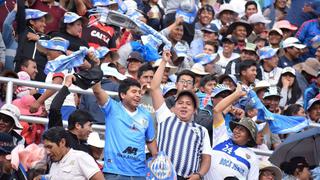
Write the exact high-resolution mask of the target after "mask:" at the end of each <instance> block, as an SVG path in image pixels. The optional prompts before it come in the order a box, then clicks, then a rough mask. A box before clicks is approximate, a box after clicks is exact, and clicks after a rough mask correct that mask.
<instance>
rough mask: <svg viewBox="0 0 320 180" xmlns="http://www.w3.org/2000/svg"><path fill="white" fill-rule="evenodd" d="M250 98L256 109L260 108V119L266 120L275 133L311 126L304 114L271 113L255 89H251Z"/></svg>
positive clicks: (289, 131)
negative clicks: (285, 114)
mask: <svg viewBox="0 0 320 180" xmlns="http://www.w3.org/2000/svg"><path fill="white" fill-rule="evenodd" d="M248 98H250V99H251V103H252V105H253V106H254V108H255V109H258V117H257V119H258V120H262V121H266V122H267V123H268V124H269V127H270V130H271V132H272V133H274V134H287V133H293V132H299V131H301V130H302V129H303V128H305V127H308V126H309V122H308V120H307V119H306V118H305V117H302V116H284V115H280V114H275V113H271V112H270V111H269V110H268V109H267V108H266V107H265V106H264V105H263V104H262V102H261V101H260V99H259V98H258V96H257V94H256V93H255V92H254V91H253V90H249V92H248Z"/></svg>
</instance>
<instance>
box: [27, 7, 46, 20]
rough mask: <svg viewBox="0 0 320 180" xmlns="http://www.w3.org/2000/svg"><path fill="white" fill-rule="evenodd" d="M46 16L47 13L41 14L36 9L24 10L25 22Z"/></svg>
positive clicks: (41, 12)
mask: <svg viewBox="0 0 320 180" xmlns="http://www.w3.org/2000/svg"><path fill="white" fill-rule="evenodd" d="M47 14H48V13H47V12H43V11H40V10H38V9H26V20H28V19H39V18H41V17H43V16H45V15H47Z"/></svg>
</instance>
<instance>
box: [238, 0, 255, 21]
mask: <svg viewBox="0 0 320 180" xmlns="http://www.w3.org/2000/svg"><path fill="white" fill-rule="evenodd" d="M244 7H245V8H244V9H245V10H244V13H245V15H243V16H242V17H241V19H242V20H245V21H248V19H249V17H250V16H251V15H253V14H255V13H258V4H257V3H256V2H255V1H247V2H246V4H245V6H244Z"/></svg>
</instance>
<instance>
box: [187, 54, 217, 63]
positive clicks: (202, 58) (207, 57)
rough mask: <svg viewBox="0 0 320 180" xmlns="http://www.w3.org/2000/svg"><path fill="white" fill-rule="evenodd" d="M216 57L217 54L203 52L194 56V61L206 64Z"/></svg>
mask: <svg viewBox="0 0 320 180" xmlns="http://www.w3.org/2000/svg"><path fill="white" fill-rule="evenodd" d="M216 58H217V54H206V53H201V54H198V55H196V56H194V58H193V61H194V62H195V63H200V64H201V65H206V64H209V63H211V62H212V61H214V60H215V59H216Z"/></svg>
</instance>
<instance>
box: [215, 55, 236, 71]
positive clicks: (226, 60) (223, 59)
mask: <svg viewBox="0 0 320 180" xmlns="http://www.w3.org/2000/svg"><path fill="white" fill-rule="evenodd" d="M222 51H223V49H221V50H220V51H218V54H219V60H218V61H217V62H216V64H217V65H219V66H221V68H222V72H223V73H224V72H225V70H226V67H227V64H228V63H229V62H230V61H232V60H234V59H237V58H239V57H240V55H239V54H238V53H232V54H231V56H230V57H229V58H227V57H225V56H224V55H223V53H222Z"/></svg>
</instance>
